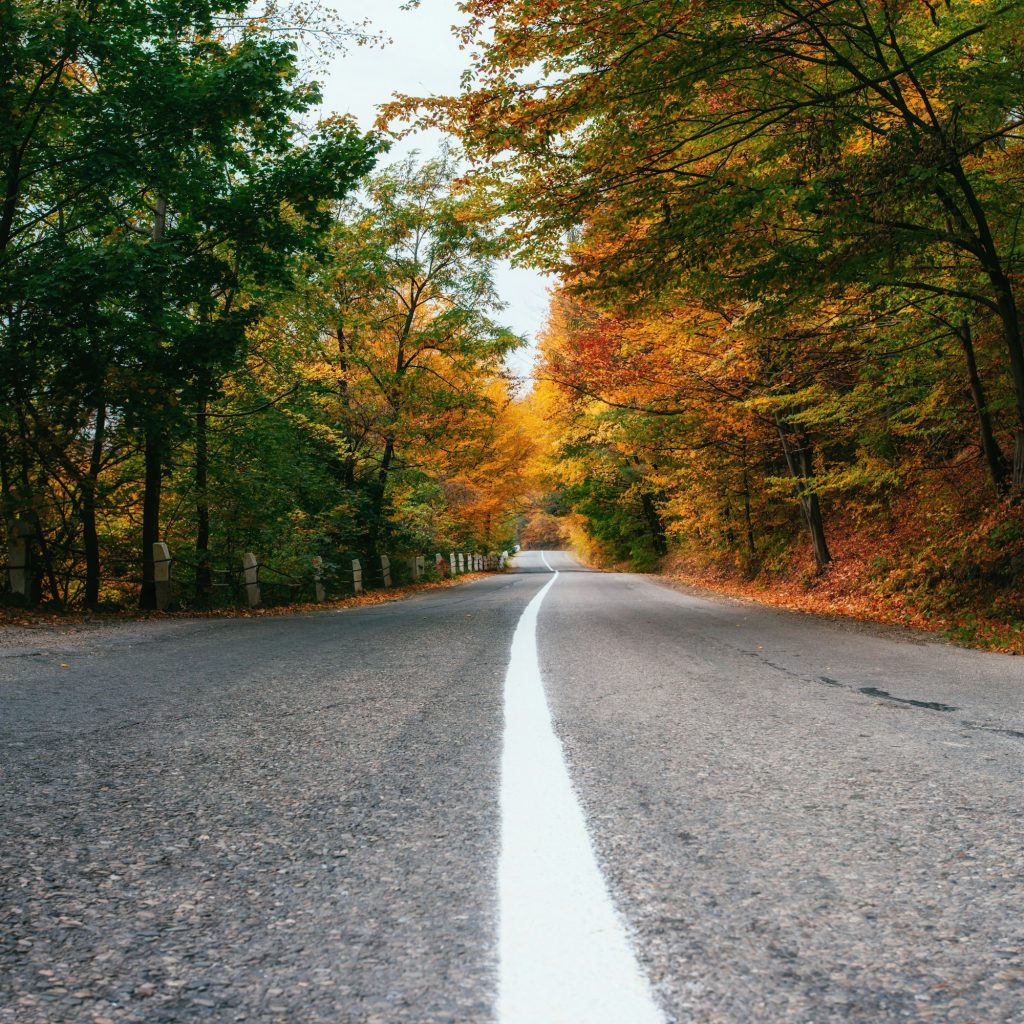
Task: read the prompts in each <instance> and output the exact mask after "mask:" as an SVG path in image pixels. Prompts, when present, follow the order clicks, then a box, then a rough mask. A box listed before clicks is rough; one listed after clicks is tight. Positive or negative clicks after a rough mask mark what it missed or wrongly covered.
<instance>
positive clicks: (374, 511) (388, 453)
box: [370, 437, 395, 555]
mask: <svg viewBox="0 0 1024 1024" xmlns="http://www.w3.org/2000/svg"><path fill="white" fill-rule="evenodd" d="M394 458H395V439H394V438H393V437H389V438H387V440H386V441H385V442H384V453H383V454H382V455H381V458H380V468H379V469H378V470H377V481H376V485H375V487H374V495H373V504H372V506H371V520H370V553H371V554H375V555H379V554H381V553H382V552H381V551H380V550H379V546H380V539H381V533H382V530H381V527H382V525H383V520H384V500H385V498H386V497H387V490H388V473H390V472H391V463H392V462H393V461H394Z"/></svg>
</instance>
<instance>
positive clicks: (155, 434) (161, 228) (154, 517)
mask: <svg viewBox="0 0 1024 1024" xmlns="http://www.w3.org/2000/svg"><path fill="white" fill-rule="evenodd" d="M166 229H167V198H166V197H165V196H162V195H158V196H157V197H156V211H155V213H154V215H153V230H152V232H151V234H150V238H151V240H152V242H153V244H154V245H159V243H160V241H161V240H162V239H163V237H164V232H165V231H166ZM155 413H156V410H153V409H151V410H150V411H149V416H148V417H147V420H146V431H145V434H146V436H145V449H146V451H145V463H146V469H145V484H144V491H143V495H142V589H141V590H140V591H139V608H141V609H142V610H144V611H155V610H156V579H155V577H156V571H155V566H154V564H153V545H154V544H155V543H156V542H157V541H158V540H159V539H160V489H161V487H162V486H163V455H164V452H163V441H164V438H163V434H162V433H161V430H160V428H159V427H158V426H157V424H156V423H155V422H154V421H153V417H154V415H155Z"/></svg>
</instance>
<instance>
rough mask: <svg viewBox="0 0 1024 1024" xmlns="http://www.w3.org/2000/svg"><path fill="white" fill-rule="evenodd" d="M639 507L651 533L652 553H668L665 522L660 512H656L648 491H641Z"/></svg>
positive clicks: (656, 508)
mask: <svg viewBox="0 0 1024 1024" xmlns="http://www.w3.org/2000/svg"><path fill="white" fill-rule="evenodd" d="M640 507H641V508H642V509H643V513H644V520H645V521H646V523H647V529H648V530H649V531H650V534H651V543H652V544H653V545H654V553H655V554H656V555H665V554H668V541H667V539H666V537H665V523H664V521H663V520H662V518H661V514H660V513H659V512H658V507H657V505H655V504H654V498H653V497H652V496H651V494H650V492H649V491H642V492H641V494H640Z"/></svg>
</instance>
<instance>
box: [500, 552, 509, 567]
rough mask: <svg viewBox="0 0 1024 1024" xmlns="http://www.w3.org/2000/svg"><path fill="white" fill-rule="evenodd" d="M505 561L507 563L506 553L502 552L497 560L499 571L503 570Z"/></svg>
mask: <svg viewBox="0 0 1024 1024" xmlns="http://www.w3.org/2000/svg"><path fill="white" fill-rule="evenodd" d="M507 561H508V552H507V551H502V553H501V557H500V558H499V559H498V568H499V569H504V568H505V563H506V562H507Z"/></svg>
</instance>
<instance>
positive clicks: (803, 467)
mask: <svg viewBox="0 0 1024 1024" xmlns="http://www.w3.org/2000/svg"><path fill="white" fill-rule="evenodd" d="M775 424H776V427H777V428H778V431H779V438H780V440H781V441H782V451H783V453H784V454H785V456H786V465H787V466H788V467H789V472H790V475H791V476H792V477H793V479H794V480H796V482H797V495H798V497H799V499H800V511H801V513H802V514H803V517H804V523H805V524H806V526H807V532H808V533H809V534H810V537H811V547H812V548H813V549H814V564H815V566H816V567H817V570H818V572H819V573H820V572H824V570H825V567H826V566H827V565H828V564H829V562H831V561H832V553H831V552H830V551H829V549H828V542H827V540H826V538H825V521H824V519H823V518H822V515H821V503H820V502H819V501H818V496H817V494H815V493H814V491H812V490H811V489H810V487H809V486H808V484H807V481H808V480H809V479H810V477H811V476H812V475H813V472H814V459H813V457H812V449H811V441H810V438H808V437H807V435H806V434H804V433H803V431H799V432H797V435H796V441H797V443H796V447H793V446H792V445H791V444H790V442H789V438H788V436H787V430H786V427H785V425H784V424H783V422H782V420H781V418H780V417H779V416H778V415H776V417H775Z"/></svg>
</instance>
